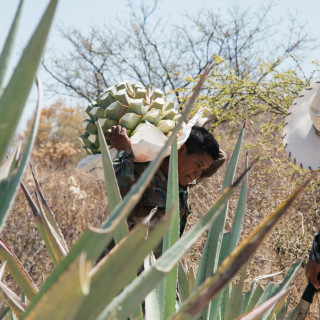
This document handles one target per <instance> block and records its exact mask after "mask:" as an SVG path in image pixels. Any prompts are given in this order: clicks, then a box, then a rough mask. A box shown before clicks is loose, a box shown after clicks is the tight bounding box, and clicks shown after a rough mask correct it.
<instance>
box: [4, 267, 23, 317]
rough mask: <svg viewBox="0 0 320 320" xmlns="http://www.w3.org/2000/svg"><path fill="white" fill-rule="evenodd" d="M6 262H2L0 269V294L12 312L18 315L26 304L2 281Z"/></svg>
mask: <svg viewBox="0 0 320 320" xmlns="http://www.w3.org/2000/svg"><path fill="white" fill-rule="evenodd" d="M5 266H6V263H3V264H2V266H1V269H0V296H1V297H2V299H3V300H4V301H5V302H6V304H7V305H8V306H9V307H10V309H11V310H13V312H14V313H15V314H16V315H17V316H18V317H20V316H21V315H22V314H23V313H24V311H25V310H26V307H27V306H26V305H25V304H24V303H23V302H22V301H21V300H20V298H19V297H18V296H17V295H16V294H15V293H14V292H13V291H12V290H11V289H9V288H8V287H7V286H6V285H5V284H4V283H3V282H2V277H3V273H4V270H5Z"/></svg>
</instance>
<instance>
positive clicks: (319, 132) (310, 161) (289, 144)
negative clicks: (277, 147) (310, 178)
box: [282, 81, 320, 170]
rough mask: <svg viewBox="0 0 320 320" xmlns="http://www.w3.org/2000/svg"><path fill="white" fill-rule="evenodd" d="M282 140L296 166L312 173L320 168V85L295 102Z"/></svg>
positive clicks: (307, 91)
mask: <svg viewBox="0 0 320 320" xmlns="http://www.w3.org/2000/svg"><path fill="white" fill-rule="evenodd" d="M282 138H283V143H284V147H285V149H286V151H287V153H288V154H289V157H290V159H291V161H292V162H293V163H294V164H296V165H297V166H300V167H301V168H304V169H310V170H315V169H318V168H320V81H317V82H316V83H314V84H313V85H312V86H311V87H308V88H306V89H305V90H304V91H303V92H302V93H301V94H300V95H299V96H298V98H296V99H295V100H294V102H293V103H292V105H291V106H290V108H289V110H288V113H287V115H286V117H285V120H284V124H283V137H282Z"/></svg>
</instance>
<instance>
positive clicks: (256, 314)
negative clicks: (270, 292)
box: [236, 287, 292, 320]
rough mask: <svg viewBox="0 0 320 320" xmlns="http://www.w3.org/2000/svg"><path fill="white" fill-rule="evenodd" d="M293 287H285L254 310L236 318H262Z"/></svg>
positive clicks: (240, 319) (255, 319)
mask: <svg viewBox="0 0 320 320" xmlns="http://www.w3.org/2000/svg"><path fill="white" fill-rule="evenodd" d="M291 289H292V287H289V288H286V289H283V290H282V291H281V292H279V293H277V294H276V295H274V296H273V297H271V298H270V299H268V300H267V301H265V302H264V303H262V304H261V305H260V306H258V307H256V308H254V309H253V310H251V311H250V312H248V313H246V314H245V315H243V316H241V317H239V318H237V319H236V320H257V319H260V318H261V316H263V315H264V314H266V312H267V311H269V310H270V309H271V308H272V307H274V306H275V305H276V304H277V303H278V302H279V301H281V300H283V299H284V298H285V297H286V295H287V294H288V293H289V291H290V290H291Z"/></svg>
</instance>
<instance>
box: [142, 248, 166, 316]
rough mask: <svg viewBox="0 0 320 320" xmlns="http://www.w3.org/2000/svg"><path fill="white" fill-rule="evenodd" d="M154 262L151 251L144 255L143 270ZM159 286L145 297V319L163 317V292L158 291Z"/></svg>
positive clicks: (147, 268)
mask: <svg viewBox="0 0 320 320" xmlns="http://www.w3.org/2000/svg"><path fill="white" fill-rule="evenodd" d="M154 264H155V257H154V255H153V253H151V254H150V255H149V256H148V257H146V259H145V262H144V270H146V271H148V270H149V269H150V268H151V267H152V266H153V265H154ZM159 290H160V288H159V286H158V287H156V288H155V289H154V290H152V291H151V292H150V293H149V294H148V295H147V296H146V299H145V308H146V317H145V318H146V319H152V320H161V319H163V316H162V315H163V310H162V301H163V298H162V296H163V293H162V292H161V290H160V292H159Z"/></svg>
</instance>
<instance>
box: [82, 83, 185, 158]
mask: <svg viewBox="0 0 320 320" xmlns="http://www.w3.org/2000/svg"><path fill="white" fill-rule="evenodd" d="M86 113H87V114H88V116H89V118H88V119H85V120H84V122H83V129H84V133H83V134H82V135H81V136H80V137H79V138H80V140H81V141H82V143H83V145H84V146H83V148H84V149H85V150H86V152H87V154H96V153H101V151H100V144H99V138H98V131H97V127H96V125H95V120H96V119H98V120H99V122H100V125H101V127H102V130H103V132H104V133H106V131H107V130H109V129H110V128H111V127H112V126H116V125H120V126H122V127H125V128H126V129H127V133H128V135H129V136H130V137H131V136H132V135H134V134H135V132H136V129H137V127H138V126H139V124H140V123H144V122H146V121H147V122H149V123H151V124H153V125H154V126H156V127H157V128H158V129H159V130H161V131H162V132H163V133H164V134H169V133H170V132H171V131H172V130H173V128H174V126H175V123H176V121H178V120H179V118H180V114H179V113H178V112H177V111H175V109H174V103H173V102H168V101H167V98H166V96H165V95H164V93H163V92H162V91H161V90H159V89H154V88H153V86H152V85H147V86H146V88H143V87H142V86H140V85H137V84H130V83H129V82H127V81H126V82H121V83H118V84H116V85H114V86H112V87H110V88H108V89H107V90H106V91H105V92H104V93H103V94H102V95H101V96H100V97H98V99H96V100H95V101H94V102H93V103H92V104H91V105H89V106H88V107H87V109H86ZM107 142H108V140H107Z"/></svg>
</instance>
